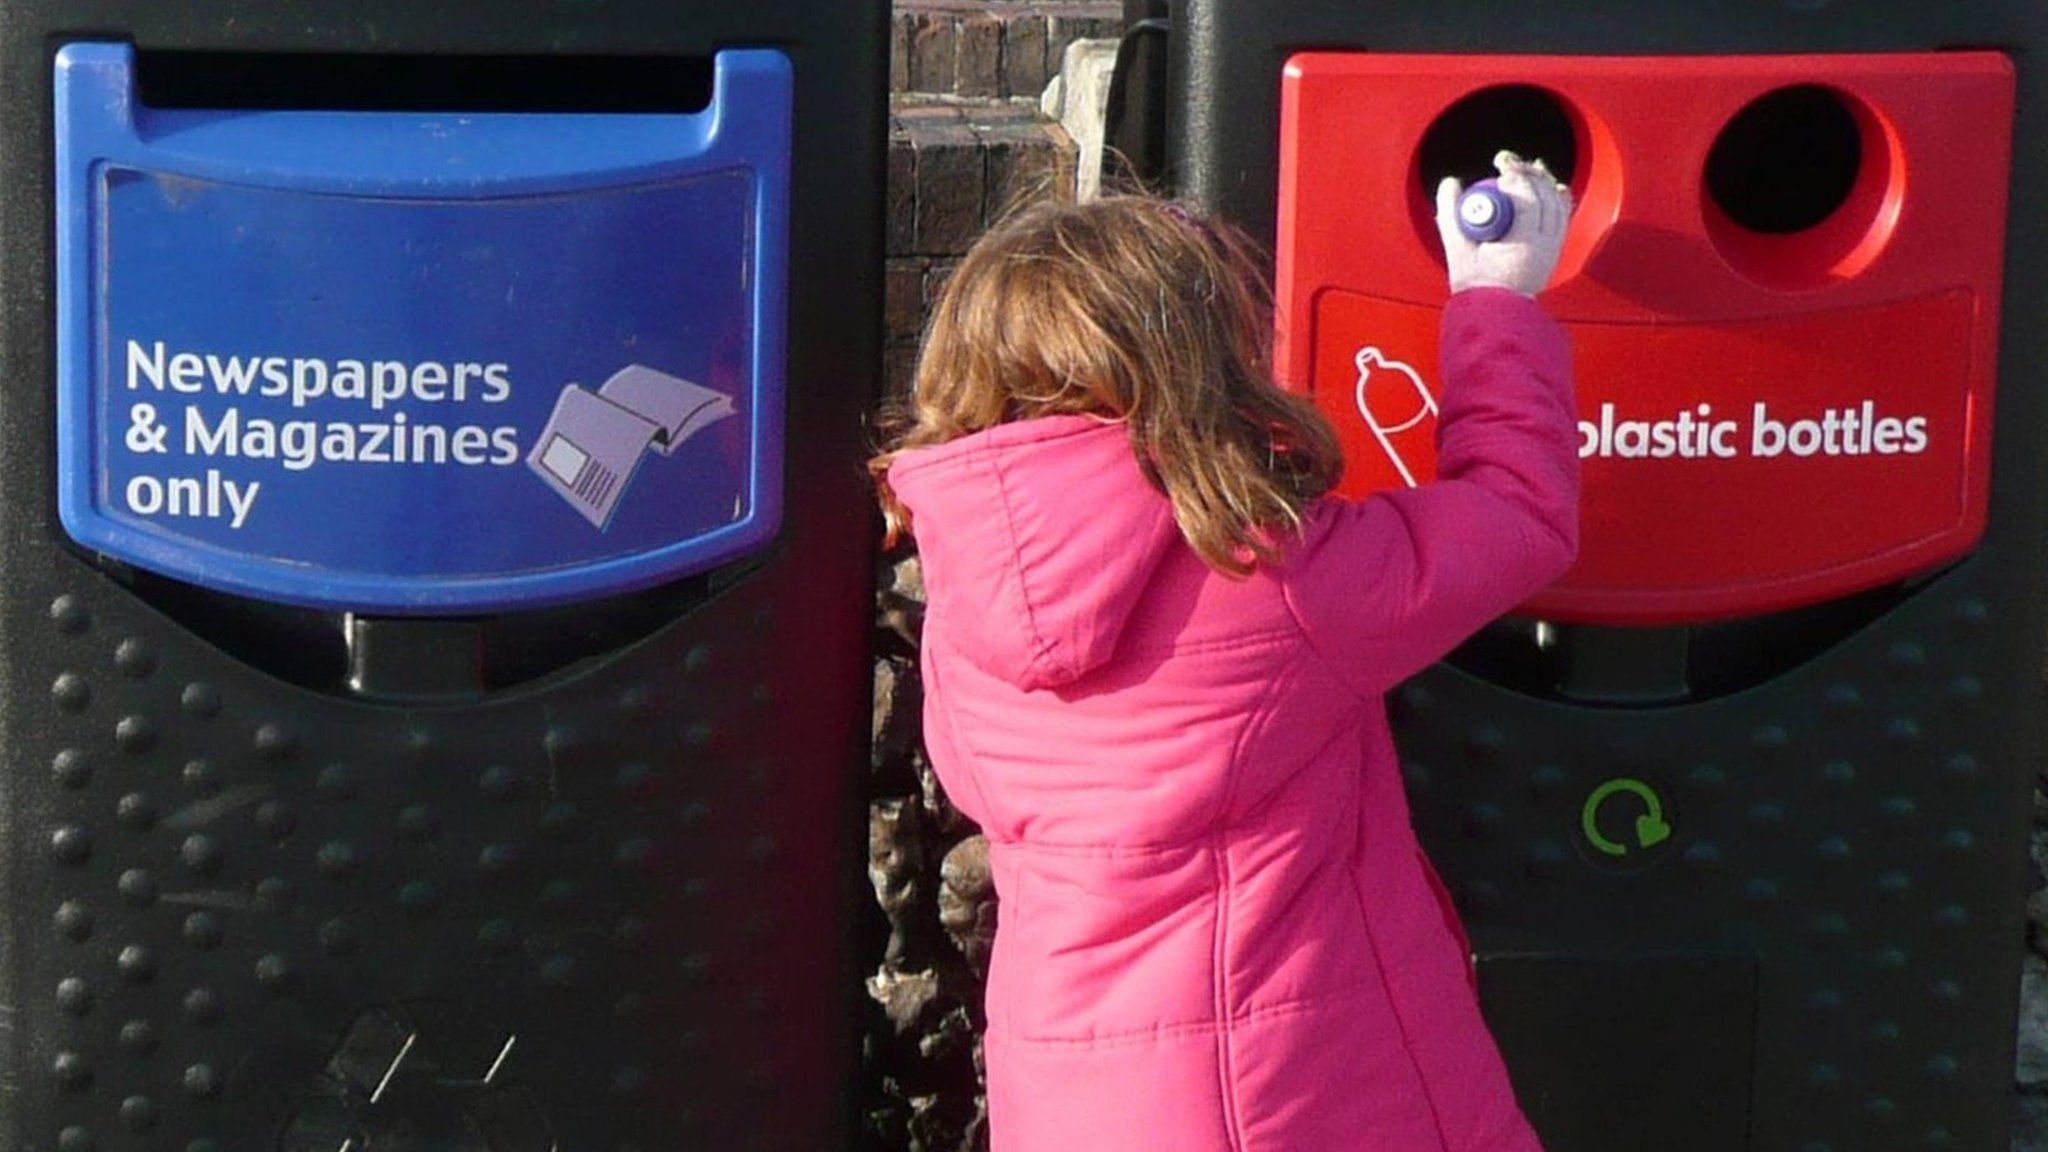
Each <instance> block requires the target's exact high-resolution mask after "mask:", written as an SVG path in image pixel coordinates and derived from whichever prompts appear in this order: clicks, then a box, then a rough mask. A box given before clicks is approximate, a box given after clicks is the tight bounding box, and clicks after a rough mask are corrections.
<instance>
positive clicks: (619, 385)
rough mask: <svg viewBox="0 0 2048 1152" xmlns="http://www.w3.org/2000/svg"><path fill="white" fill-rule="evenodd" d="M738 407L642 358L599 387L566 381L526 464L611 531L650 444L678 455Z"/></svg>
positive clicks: (587, 517) (588, 517) (599, 526)
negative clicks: (592, 388)
mask: <svg viewBox="0 0 2048 1152" xmlns="http://www.w3.org/2000/svg"><path fill="white" fill-rule="evenodd" d="M733 414H734V406H733V400H732V397H730V396H727V395H726V394H725V393H723V392H717V391H713V390H712V389H710V388H706V387H704V386H702V385H700V384H693V383H691V382H690V381H688V380H684V379H682V378H681V377H678V376H670V375H669V374H667V373H666V372H659V371H656V370H655V369H653V368H649V367H647V366H646V365H644V364H634V365H630V366H628V367H626V368H622V369H620V370H619V371H618V372H615V373H613V374H612V377H611V379H609V380H606V381H605V382H604V384H603V385H601V386H600V387H599V388H598V390H597V391H595V392H591V391H589V390H588V389H586V388H584V387H583V386H582V385H580V384H571V385H569V386H568V387H566V388H564V389H562V395H561V397H560V399H558V400H556V401H555V410H554V413H553V414H552V415H550V416H549V417H548V423H547V427H545V428H543V429H541V433H540V439H539V440H537V441H535V442H534V446H533V451H532V452H531V453H529V454H528V455H527V457H526V464H527V467H529V468H531V469H533V471H534V473H535V474H536V475H538V476H539V477H540V478H541V479H542V480H543V481H545V482H546V483H547V486H548V487H550V488H552V489H554V490H555V494H556V495H558V496H560V497H561V498H562V499H564V500H567V501H568V502H569V506H570V507H572V508H574V509H576V511H577V512H579V513H581V514H582V516H583V518H584V519H585V520H588V521H590V522H591V524H593V525H594V526H596V527H597V529H598V530H599V531H603V530H604V529H605V528H606V526H608V525H609V524H610V523H611V519H612V513H613V512H614V511H616V510H617V509H618V506H619V499H620V497H622V496H624V495H625V492H626V488H627V486H628V485H629V484H631V483H632V480H633V474H634V473H635V472H637V471H638V470H639V468H640V461H641V460H642V459H643V458H645V457H646V455H647V450H648V449H649V448H652V449H654V450H655V451H657V452H659V453H661V454H662V455H664V456H667V455H671V454H673V453H674V452H675V450H676V448H677V447H678V446H680V445H681V444H682V443H683V442H684V441H685V440H688V439H689V438H690V437H692V436H694V435H696V434H697V433H698V432H701V431H703V430H704V429H705V428H708V427H710V426H711V425H713V424H716V423H717V422H718V421H720V420H723V419H725V418H726V417H728V416H731V415H733Z"/></svg>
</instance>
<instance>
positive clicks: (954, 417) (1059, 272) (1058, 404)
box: [868, 196, 1342, 576]
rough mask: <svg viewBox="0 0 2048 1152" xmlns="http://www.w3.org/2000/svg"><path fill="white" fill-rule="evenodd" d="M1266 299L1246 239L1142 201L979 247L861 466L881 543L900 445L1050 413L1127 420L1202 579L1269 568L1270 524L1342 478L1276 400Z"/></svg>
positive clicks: (1322, 442)
mask: <svg viewBox="0 0 2048 1152" xmlns="http://www.w3.org/2000/svg"><path fill="white" fill-rule="evenodd" d="M1271 330H1272V325H1271V294H1270V289H1269V288H1268V286H1267V283H1266V279H1265V276H1264V274H1263V272H1262V270H1261V266H1260V261H1259V260H1258V258H1257V256H1256V254H1255V253H1254V250H1253V248H1252V245H1251V242H1250V241H1249V240H1248V239H1246V238H1245V236H1244V235H1243V233H1241V232H1239V231H1237V230H1236V229H1234V228H1232V227H1230V226H1228V225H1227V224H1223V223H1221V222H1214V221H1205V220H1202V219H1199V218H1197V217H1195V216H1194V215H1192V214H1191V213H1190V212H1188V211H1187V210H1186V209H1183V208H1181V207H1180V206H1178V205H1175V204H1170V203H1167V202H1164V201H1160V200H1156V199H1151V198H1148V197H1143V196H1109V197H1104V198H1102V199H1098V200H1092V201H1089V202H1087V203H1082V204H1074V203H1066V202H1059V201H1040V202H1038V203H1035V204H1032V205H1029V206H1027V207H1025V208H1023V209H1022V210H1020V211H1017V212H1014V213H1012V214H1011V215H1009V216H1008V217H1006V218H1005V219H1004V220H1003V221H1002V222H1001V223H999V224H997V225H996V226H995V227H993V228H991V229H990V230H989V231H988V233H987V234H986V235H984V236H983V237H982V238H981V239H980V240H979V241H977V242H976V243H975V245H974V247H973V248H972V249H971V250H970V251H969V252H968V253H967V255H966V257H965V258H964V259H962V260H961V262H960V267H959V269H958V270H957V271H955V272H954V273H953V276H952V279H951V280H950V281H949V282H948V283H947V285H946V289H945V292H944V294H943V295H942V296H941V297H940V299H939V302H938V307H937V308H936V309H935V310H934V312H933V315H932V318H931V323H930V326H929V327H928V329H927V330H926V332H925V337H924V347H923V349H922V351H921V352H920V354H919V357H918V364H917V375H916V382H915V384H914V385H913V386H912V389H911V394H910V396H909V397H908V398H907V400H906V401H905V402H903V403H901V404H899V405H898V406H897V407H896V408H895V409H894V410H892V411H891V412H889V413H888V414H886V415H885V418H884V419H885V424H884V430H885V435H886V441H885V447H884V450H883V451H882V452H881V453H880V454H879V455H877V456H875V457H874V459H873V460H871V461H870V462H869V464H868V468H869V470H870V471H871V472H872V473H873V475H874V477H875V481H876V485H877V487H878V488H879V490H880V494H881V500H882V508H883V512H884V514H885V516H886V517H887V520H888V525H889V536H890V540H891V541H892V542H894V541H895V540H896V539H898V538H899V537H900V536H901V535H902V534H904V533H907V532H910V531H912V525H911V523H910V513H909V510H908V509H906V508H904V507H903V505H902V504H901V503H900V502H898V501H897V499H896V497H895V494H894V493H893V492H891V491H890V490H889V485H888V476H887V474H888V469H889V465H890V464H891V463H892V462H893V461H894V460H895V459H896V457H897V456H898V455H899V454H900V453H902V452H904V451H905V450H908V449H912V448H921V447H927V446H930V445H934V444H943V443H945V442H947V441H949V440H954V439H957V438H959V437H961V436H966V435H970V434H972V433H975V432H980V431H982V430H984V429H987V428H991V427H994V426H995V425H997V424H1003V423H1007V422H1009V421H1013V420H1026V419H1030V418H1032V417H1035V416H1049V415H1054V414H1058V413H1085V414H1091V415H1098V416H1102V417H1104V418H1107V419H1111V420H1120V421H1122V422H1123V423H1125V424H1126V425H1127V426H1128V428H1129V430H1130V437H1131V447H1132V449H1133V450H1134V451H1135V452H1136V454H1137V458H1138V463H1139V465H1140V467H1141V468H1143V470H1144V473H1145V475H1146V477H1147V478H1148V479H1149V480H1150V481H1151V482H1152V483H1153V485H1154V486H1156V487H1157V488H1159V489H1160V490H1161V491H1162V492H1164V493H1165V494H1166V496H1167V498H1168V499H1169V500H1171V501H1172V503H1173V514H1174V519H1175V521H1176V522H1177V523H1178V524H1179V525H1180V530H1181V534H1182V535H1183V536H1185V537H1186V538H1187V541H1188V543H1189V544H1190V545H1191V546H1193V548H1194V549H1195V551H1196V552H1197V553H1199V554H1200V555H1201V557H1202V559H1203V560H1204V561H1205V562H1206V563H1208V565H1209V566H1210V567H1211V568H1214V569H1216V570H1217V571H1219V572H1224V573H1227V574H1230V575H1239V576H1241V575H1245V574H1247V573H1249V572H1251V571H1252V569H1253V568H1254V567H1255V566H1256V565H1257V564H1260V563H1269V562H1272V561H1274V560H1276V559H1278V557H1279V554H1280V551H1281V539H1280V532H1279V530H1280V529H1283V528H1284V529H1287V530H1289V531H1298V530H1299V529H1300V527H1301V519H1302V512H1303V509H1304V508H1305V507H1306V506H1307V505H1308V503H1309V502H1310V501H1311V500H1314V499H1315V498H1316V497H1318V496H1321V495H1322V494H1324V493H1325V492H1327V491H1329V489H1330V487H1331V486H1332V485H1333V484H1335V483H1336V481H1337V476H1338V474H1339V471H1340V469H1341V467H1342V464H1341V459H1340V456H1339V453H1338V448H1337V438H1336V434H1335V433H1334V432H1333V431H1332V430H1331V429H1330V426H1329V424H1328V423H1327V422H1325V421H1324V419H1323V418H1322V415H1321V413H1319V412H1317V411H1316V410H1315V408H1314V407H1313V406H1312V405H1310V404H1309V403H1308V402H1307V401H1306V400H1304V399H1302V398H1300V397H1298V396H1294V395H1291V394H1289V393H1287V392H1284V391H1282V390H1281V389H1279V388H1278V387H1276V386H1275V385H1274V384H1273V382H1272V378H1271V376H1270V375H1269V370H1268V365H1267V360H1268V346H1269V339H1270V335H1271Z"/></svg>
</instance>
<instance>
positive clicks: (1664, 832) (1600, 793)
mask: <svg viewBox="0 0 2048 1152" xmlns="http://www.w3.org/2000/svg"><path fill="white" fill-rule="evenodd" d="M1621 792H1627V793H1629V794H1631V795H1634V796H1636V797H1639V798H1640V799H1641V800H1642V802H1643V805H1644V806H1645V807H1646V808H1648V809H1649V811H1648V812H1646V813H1645V814H1643V815H1641V816H1638V817H1636V845H1637V846H1638V847H1641V848H1655V847H1656V846H1657V845H1659V844H1662V843H1663V842H1664V841H1666V840H1669V839H1671V825H1669V824H1666V823H1665V822H1664V802H1663V800H1661V799H1659V798H1658V796H1657V792H1656V789H1654V788H1651V787H1650V786H1649V785H1648V784H1645V783H1643V782H1642V781H1641V780H1631V779H1628V778H1627V777H1619V778H1617V779H1613V780H1609V781H1608V782H1607V783H1605V784H1602V785H1601V786H1599V787H1598V788H1595V789H1593V794H1592V795H1591V796H1588V797H1586V807H1585V809H1584V811H1582V812H1581V813H1580V814H1579V826H1580V828H1581V829H1582V830H1583V831H1584V832H1585V833H1586V841H1587V842H1588V843H1590V844H1591V845H1593V847H1595V848H1598V849H1599V850H1600V851H1602V852H1604V853H1606V854H1607V855H1609V856H1626V855H1628V852H1629V849H1628V845H1626V844H1618V843H1616V842H1615V841H1613V840H1609V839H1608V838H1607V837H1605V836H1603V835H1601V834H1600V825H1599V822H1598V821H1597V820H1595V819H1594V817H1596V816H1598V815H1599V813H1600V805H1602V804H1604V803H1606V802H1607V798H1608V797H1610V796H1613V795H1615V794H1617V793H1621Z"/></svg>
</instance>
